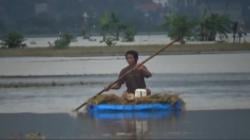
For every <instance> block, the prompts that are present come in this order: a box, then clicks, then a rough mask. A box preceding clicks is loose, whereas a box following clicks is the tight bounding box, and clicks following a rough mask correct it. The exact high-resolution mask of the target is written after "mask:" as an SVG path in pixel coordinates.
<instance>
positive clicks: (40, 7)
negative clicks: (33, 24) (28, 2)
mask: <svg viewBox="0 0 250 140" xmlns="http://www.w3.org/2000/svg"><path fill="white" fill-rule="evenodd" d="M42 13H48V4H47V3H39V4H35V14H36V15H39V14H42Z"/></svg>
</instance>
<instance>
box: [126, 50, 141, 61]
mask: <svg viewBox="0 0 250 140" xmlns="http://www.w3.org/2000/svg"><path fill="white" fill-rule="evenodd" d="M129 54H131V55H133V57H134V59H135V61H137V60H138V52H137V51H134V50H129V51H127V52H126V53H125V57H126V58H127V56H128V55H129Z"/></svg>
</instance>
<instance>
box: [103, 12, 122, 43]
mask: <svg viewBox="0 0 250 140" xmlns="http://www.w3.org/2000/svg"><path fill="white" fill-rule="evenodd" d="M100 26H101V29H102V36H103V41H105V40H106V37H107V35H110V36H111V37H114V40H119V38H120V33H121V32H122V31H123V30H124V29H125V28H126V25H125V24H123V23H122V22H121V21H120V19H119V17H118V16H117V15H116V14H115V13H113V12H111V13H105V14H104V15H102V16H101V18H100Z"/></svg>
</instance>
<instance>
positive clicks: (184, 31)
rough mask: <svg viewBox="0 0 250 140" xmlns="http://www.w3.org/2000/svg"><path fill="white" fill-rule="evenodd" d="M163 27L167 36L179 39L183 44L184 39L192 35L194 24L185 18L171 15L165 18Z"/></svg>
mask: <svg viewBox="0 0 250 140" xmlns="http://www.w3.org/2000/svg"><path fill="white" fill-rule="evenodd" d="M163 25H164V27H166V28H167V30H168V35H169V37H171V38H172V39H180V40H181V42H182V43H184V38H185V37H189V36H191V35H192V30H193V27H194V26H195V22H194V21H191V20H189V19H188V18H187V17H186V16H182V15H171V16H167V17H166V18H165V22H164V24H163Z"/></svg>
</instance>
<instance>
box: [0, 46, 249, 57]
mask: <svg viewBox="0 0 250 140" xmlns="http://www.w3.org/2000/svg"><path fill="white" fill-rule="evenodd" d="M163 46H164V45H134V46H130V45H125V46H114V47H100V46H99V47H98V46H95V47H69V48H64V49H58V48H22V49H0V58H4V57H96V56H123V55H124V53H125V52H126V51H128V50H131V49H133V50H136V51H138V52H139V53H140V55H142V56H145V55H151V54H153V53H155V52H156V51H158V50H159V49H160V48H162V47H163ZM248 52H250V43H245V44H232V43H217V44H185V45H173V46H172V47H170V48H168V49H166V50H165V51H163V52H161V53H160V55H195V54H197V55H198V54H225V53H226V54H227V53H248Z"/></svg>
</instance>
